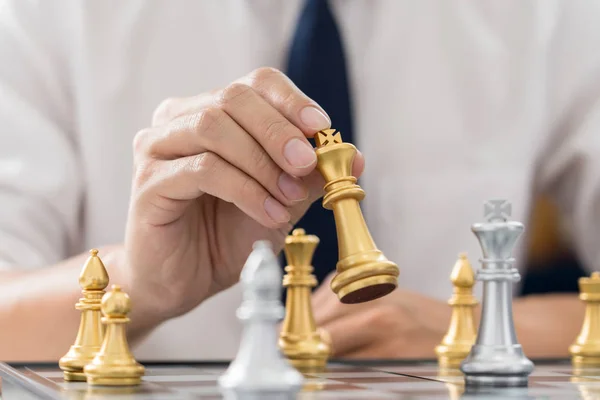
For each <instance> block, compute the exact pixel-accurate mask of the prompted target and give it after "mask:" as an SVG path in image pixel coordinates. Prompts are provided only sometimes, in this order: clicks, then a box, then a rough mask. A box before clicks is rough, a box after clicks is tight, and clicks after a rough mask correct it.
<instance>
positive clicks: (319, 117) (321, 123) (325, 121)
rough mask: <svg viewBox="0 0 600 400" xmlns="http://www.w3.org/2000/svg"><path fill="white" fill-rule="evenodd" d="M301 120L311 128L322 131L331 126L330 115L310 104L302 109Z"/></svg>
mask: <svg viewBox="0 0 600 400" xmlns="http://www.w3.org/2000/svg"><path fill="white" fill-rule="evenodd" d="M300 121H302V123H303V124H304V125H306V127H307V128H309V129H314V130H315V131H320V130H322V129H327V128H329V127H330V126H331V121H330V120H329V117H328V116H327V115H325V114H323V111H321V110H319V109H318V108H316V107H313V106H308V107H304V108H303V109H302V110H300Z"/></svg>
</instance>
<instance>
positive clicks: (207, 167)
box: [190, 151, 219, 177]
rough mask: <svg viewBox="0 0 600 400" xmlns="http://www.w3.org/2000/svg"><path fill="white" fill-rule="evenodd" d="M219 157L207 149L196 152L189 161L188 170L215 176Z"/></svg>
mask: <svg viewBox="0 0 600 400" xmlns="http://www.w3.org/2000/svg"><path fill="white" fill-rule="evenodd" d="M218 165H219V157H217V155H216V154H214V153H211V152H209V151H207V152H205V153H200V154H196V155H195V156H193V157H192V160H191V162H190V170H191V171H192V173H194V174H195V175H201V176H208V177H210V176H215V175H216V172H217V170H218Z"/></svg>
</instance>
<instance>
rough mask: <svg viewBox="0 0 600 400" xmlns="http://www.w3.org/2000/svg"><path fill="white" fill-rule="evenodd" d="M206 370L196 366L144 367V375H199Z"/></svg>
mask: <svg viewBox="0 0 600 400" xmlns="http://www.w3.org/2000/svg"><path fill="white" fill-rule="evenodd" d="M207 371H210V370H208V369H207V370H204V369H201V368H196V367H162V366H161V367H146V373H145V375H146V376H148V375H161V376H162V375H199V374H206V373H207Z"/></svg>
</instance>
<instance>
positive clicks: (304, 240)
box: [279, 229, 331, 372]
mask: <svg viewBox="0 0 600 400" xmlns="http://www.w3.org/2000/svg"><path fill="white" fill-rule="evenodd" d="M318 244H319V238H318V237H316V236H315V235H306V232H305V231H304V229H294V231H293V232H292V234H291V235H290V236H288V237H287V238H286V239H285V249H284V250H285V257H286V260H287V261H288V265H287V266H286V267H285V272H286V275H285V276H284V277H283V286H284V287H286V288H287V299H286V304H285V308H286V313H285V319H284V321H283V328H282V330H281V333H280V335H279V347H280V349H281V351H282V352H283V353H284V354H285V356H286V357H287V359H288V360H289V361H290V363H291V364H292V365H293V366H294V367H295V368H297V369H298V370H300V371H301V372H308V371H313V370H323V369H324V368H325V365H326V364H327V359H328V357H329V354H330V351H331V348H330V344H329V342H328V339H327V338H326V337H325V335H324V332H322V331H320V330H319V329H317V327H316V323H315V320H314V317H313V311H312V304H311V300H310V299H311V288H313V287H315V286H316V285H317V279H316V278H315V276H314V275H313V274H312V271H313V267H312V265H311V261H312V257H313V254H314V252H315V249H316V247H317V245H318Z"/></svg>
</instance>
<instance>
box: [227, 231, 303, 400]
mask: <svg viewBox="0 0 600 400" xmlns="http://www.w3.org/2000/svg"><path fill="white" fill-rule="evenodd" d="M282 279H283V273H282V270H281V266H280V265H279V262H278V261H277V258H276V257H275V254H274V253H273V250H272V247H271V244H270V243H269V242H267V241H258V242H256V243H254V246H253V251H252V253H251V254H250V256H249V257H248V259H247V261H246V264H245V265H244V268H243V269H242V273H241V277H240V280H241V284H242V286H243V300H242V304H241V306H240V307H239V308H238V311H237V316H238V318H239V319H240V320H241V321H242V323H243V324H244V333H243V335H242V339H241V343H240V347H239V350H238V353H237V355H236V358H235V359H234V360H233V361H232V362H231V364H230V365H229V368H228V369H227V371H226V372H225V373H224V374H223V375H222V376H221V377H220V378H219V386H220V388H221V391H222V392H223V395H224V398H225V399H236V400H238V399H239V400H254V399H261V400H262V399H265V400H271V399H272V400H275V399H276V400H280V399H281V400H287V399H295V398H296V397H297V395H298V393H299V391H300V390H301V388H302V385H303V383H304V377H303V375H302V374H301V373H300V372H298V371H297V370H296V369H295V368H294V367H293V366H292V365H291V364H290V363H289V362H288V360H287V359H285V358H284V357H283V355H282V354H281V352H280V350H279V346H278V344H277V341H278V336H277V323H278V322H279V321H280V320H281V319H282V318H283V316H284V313H285V309H284V307H283V305H282V304H281V300H280V291H281V282H282Z"/></svg>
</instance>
